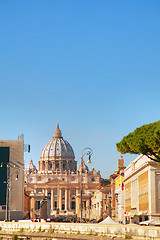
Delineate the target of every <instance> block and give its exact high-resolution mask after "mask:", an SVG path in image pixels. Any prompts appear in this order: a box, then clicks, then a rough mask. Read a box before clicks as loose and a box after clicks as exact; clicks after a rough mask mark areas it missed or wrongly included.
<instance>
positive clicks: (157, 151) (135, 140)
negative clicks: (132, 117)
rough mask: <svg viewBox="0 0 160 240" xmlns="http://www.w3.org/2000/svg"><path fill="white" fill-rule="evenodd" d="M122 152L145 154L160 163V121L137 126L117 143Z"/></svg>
mask: <svg viewBox="0 0 160 240" xmlns="http://www.w3.org/2000/svg"><path fill="white" fill-rule="evenodd" d="M116 146H117V150H118V151H119V152H120V153H122V154H125V153H131V154H138V153H139V154H143V155H146V156H147V157H149V158H150V159H152V160H154V161H156V162H159V163H160V121H157V122H154V123H149V124H146V125H143V126H141V127H139V128H136V129H135V130H134V132H132V133H129V134H128V135H127V136H125V137H123V139H122V140H121V141H120V142H119V143H117V144H116Z"/></svg>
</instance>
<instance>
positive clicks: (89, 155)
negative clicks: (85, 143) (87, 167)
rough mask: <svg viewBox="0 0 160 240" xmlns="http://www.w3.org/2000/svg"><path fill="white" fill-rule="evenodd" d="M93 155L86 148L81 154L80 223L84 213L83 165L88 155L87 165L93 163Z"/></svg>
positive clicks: (91, 151) (90, 150) (89, 149)
mask: <svg viewBox="0 0 160 240" xmlns="http://www.w3.org/2000/svg"><path fill="white" fill-rule="evenodd" d="M92 154H93V150H92V149H91V148H88V147H87V148H84V149H83V151H82V154H81V187H80V222H82V211H83V204H82V196H83V178H82V173H83V167H82V166H83V164H84V160H83V157H84V156H85V155H88V161H87V163H91V155H92Z"/></svg>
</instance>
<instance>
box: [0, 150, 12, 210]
mask: <svg viewBox="0 0 160 240" xmlns="http://www.w3.org/2000/svg"><path fill="white" fill-rule="evenodd" d="M9 158H10V156H9V147H0V165H2V167H1V168H0V176H1V178H0V189H1V194H0V205H1V206H2V205H5V204H6V190H7V184H4V182H5V181H7V163H8V162H9Z"/></svg>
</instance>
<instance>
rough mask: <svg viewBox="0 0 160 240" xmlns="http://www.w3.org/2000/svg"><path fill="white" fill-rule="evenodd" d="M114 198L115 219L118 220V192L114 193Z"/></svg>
mask: <svg viewBox="0 0 160 240" xmlns="http://www.w3.org/2000/svg"><path fill="white" fill-rule="evenodd" d="M114 195H115V199H116V219H117V220H118V193H116V192H115V193H114Z"/></svg>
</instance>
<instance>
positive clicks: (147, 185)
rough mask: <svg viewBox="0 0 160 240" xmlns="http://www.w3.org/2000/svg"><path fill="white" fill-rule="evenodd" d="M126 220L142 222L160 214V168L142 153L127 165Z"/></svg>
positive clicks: (125, 179)
mask: <svg viewBox="0 0 160 240" xmlns="http://www.w3.org/2000/svg"><path fill="white" fill-rule="evenodd" d="M124 183H125V212H126V215H125V218H126V222H135V223H138V222H141V221H144V220H148V219H153V218H157V219H159V216H160V187H159V186H160V168H159V166H157V163H156V162H154V161H152V160H151V159H149V158H148V157H147V156H144V155H140V156H138V157H137V158H136V159H135V160H134V161H133V162H131V163H130V164H129V166H127V167H126V169H125V171H124Z"/></svg>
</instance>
